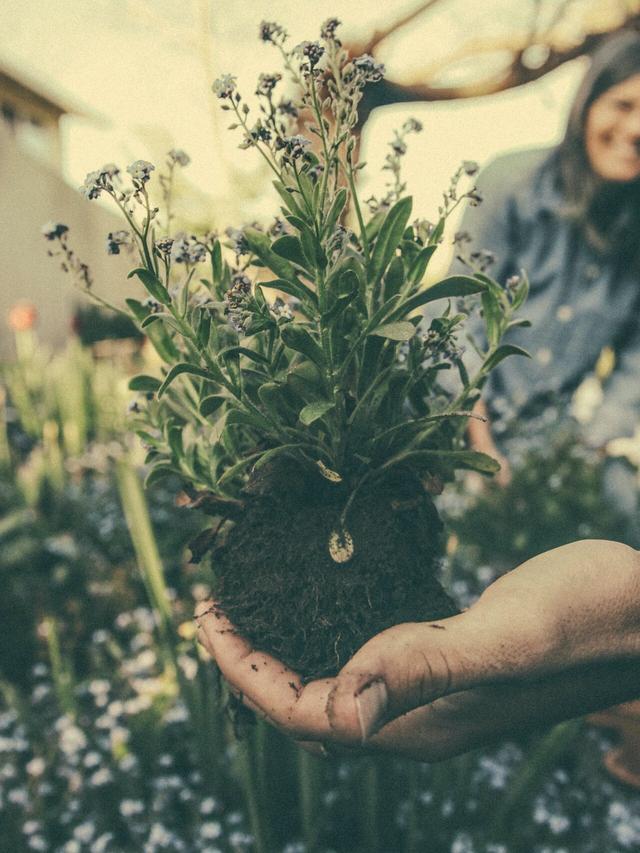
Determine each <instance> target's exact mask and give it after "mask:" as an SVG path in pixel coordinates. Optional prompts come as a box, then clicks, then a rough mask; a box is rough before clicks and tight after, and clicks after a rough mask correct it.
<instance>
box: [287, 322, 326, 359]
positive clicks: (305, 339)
mask: <svg viewBox="0 0 640 853" xmlns="http://www.w3.org/2000/svg"><path fill="white" fill-rule="evenodd" d="M280 336H281V338H282V340H283V342H284V343H285V344H286V346H288V347H289V348H290V349H293V350H296V352H301V353H303V355H306V356H307V358H309V359H311V361H313V362H314V364H317V365H318V366H319V367H323V366H324V355H323V352H322V349H321V347H320V345H319V344H318V343H317V342H316V341H315V340H314V339H313V337H312V336H311V335H310V333H309V332H308V330H307V329H306V328H305V327H304V326H301V325H299V324H298V323H287V325H286V326H282V328H281V329H280Z"/></svg>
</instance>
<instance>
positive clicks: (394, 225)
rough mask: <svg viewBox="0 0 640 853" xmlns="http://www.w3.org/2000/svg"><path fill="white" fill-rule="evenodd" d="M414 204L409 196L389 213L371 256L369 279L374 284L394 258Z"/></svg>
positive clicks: (401, 200) (395, 205)
mask: <svg viewBox="0 0 640 853" xmlns="http://www.w3.org/2000/svg"><path fill="white" fill-rule="evenodd" d="M412 204H413V200H412V198H411V196H407V197H406V198H403V199H400V201H399V202H397V203H396V204H394V206H393V207H392V208H391V210H390V211H389V212H388V213H387V215H386V217H385V220H384V222H383V223H382V227H381V228H380V233H379V234H378V237H377V239H376V243H375V248H374V250H373V255H372V256H371V265H370V267H369V278H370V280H371V281H372V282H376V281H377V280H378V279H379V278H380V276H381V275H382V274H383V272H384V271H385V270H386V268H387V266H388V265H389V262H390V261H391V259H392V258H393V256H394V254H395V251H396V249H397V248H398V244H399V243H400V240H401V239H402V235H403V233H404V229H405V227H406V225H407V222H408V221H409V216H410V215H411V206H412Z"/></svg>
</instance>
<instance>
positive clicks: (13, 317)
mask: <svg viewBox="0 0 640 853" xmlns="http://www.w3.org/2000/svg"><path fill="white" fill-rule="evenodd" d="M37 320H38V309H37V308H36V306H35V305H34V304H33V303H32V302H26V301H21V302H16V304H15V305H12V306H11V308H10V309H9V312H8V314H7V322H8V324H9V327H10V328H11V329H13V331H14V332H26V331H27V329H32V328H33V327H34V326H35V324H36V322H37Z"/></svg>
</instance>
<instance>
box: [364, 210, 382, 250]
mask: <svg viewBox="0 0 640 853" xmlns="http://www.w3.org/2000/svg"><path fill="white" fill-rule="evenodd" d="M384 216H385V214H384V210H379V211H378V212H377V213H374V215H373V216H372V217H371V219H370V220H369V221H368V222H367V224H366V226H365V229H364V230H365V233H366V235H367V239H368V240H369V242H370V243H371V242H372V241H373V240H375V238H376V237H377V236H378V234H379V233H380V229H381V228H382V223H383V222H384Z"/></svg>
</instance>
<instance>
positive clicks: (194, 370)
mask: <svg viewBox="0 0 640 853" xmlns="http://www.w3.org/2000/svg"><path fill="white" fill-rule="evenodd" d="M182 373H189V374H191V375H192V376H200V377H201V378H202V379H208V380H209V381H210V382H212V381H215V378H214V377H212V376H211V374H210V373H209V371H208V370H205V369H204V367H200V366H199V365H197V364H189V362H186V361H181V362H180V363H179V364H174V366H173V367H172V368H171V370H170V371H169V372H168V373H167V375H166V377H165V380H164V382H163V383H162V385H161V386H160V387H159V388H158V397H162V395H163V394H164V392H165V391H166V390H167V388H168V387H169V385H171V383H172V382H173V380H174V379H176V378H177V377H178V376H180V374H182Z"/></svg>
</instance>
